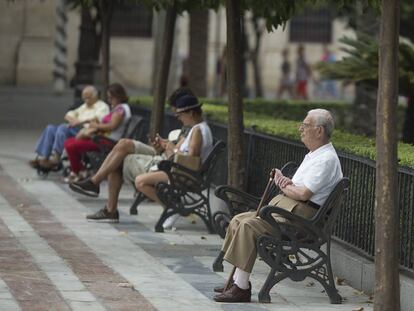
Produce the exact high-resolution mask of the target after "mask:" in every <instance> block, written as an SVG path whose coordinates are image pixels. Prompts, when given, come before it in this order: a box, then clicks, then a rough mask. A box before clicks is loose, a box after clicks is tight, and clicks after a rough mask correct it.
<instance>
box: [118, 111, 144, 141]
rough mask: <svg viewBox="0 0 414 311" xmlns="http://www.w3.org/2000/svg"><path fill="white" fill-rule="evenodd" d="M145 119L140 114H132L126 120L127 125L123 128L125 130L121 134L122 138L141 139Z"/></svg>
mask: <svg viewBox="0 0 414 311" xmlns="http://www.w3.org/2000/svg"><path fill="white" fill-rule="evenodd" d="M144 125H145V119H144V117H142V116H137V115H132V116H131V118H130V119H129V121H128V126H127V127H126V128H125V131H124V133H123V135H122V137H124V138H131V139H137V140H142V139H143V137H141V136H143V132H144V130H145V128H144Z"/></svg>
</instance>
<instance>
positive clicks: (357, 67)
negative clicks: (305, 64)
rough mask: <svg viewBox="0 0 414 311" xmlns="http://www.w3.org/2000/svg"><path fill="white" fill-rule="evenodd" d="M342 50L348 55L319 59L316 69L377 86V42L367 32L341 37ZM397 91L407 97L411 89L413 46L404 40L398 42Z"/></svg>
mask: <svg viewBox="0 0 414 311" xmlns="http://www.w3.org/2000/svg"><path fill="white" fill-rule="evenodd" d="M340 42H341V43H343V44H344V45H345V46H344V47H343V48H341V50H342V51H344V52H346V53H347V54H348V55H347V56H346V57H344V58H343V59H342V60H340V61H337V62H334V63H327V62H319V63H318V64H316V65H315V68H316V69H317V70H319V72H320V73H321V75H322V76H324V77H328V78H330V79H339V80H351V81H364V82H367V83H370V84H372V85H376V84H377V81H378V62H379V60H378V41H377V40H376V39H375V38H374V37H372V36H369V35H365V34H359V35H358V39H353V38H349V37H344V38H342V39H340ZM399 69H400V71H399V85H400V88H399V93H400V95H404V96H410V95H411V94H412V93H413V91H412V90H413V88H414V47H413V46H412V45H411V44H409V43H405V42H401V43H400V45H399Z"/></svg>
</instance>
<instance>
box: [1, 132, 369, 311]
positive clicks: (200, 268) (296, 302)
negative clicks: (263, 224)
mask: <svg viewBox="0 0 414 311" xmlns="http://www.w3.org/2000/svg"><path fill="white" fill-rule="evenodd" d="M38 135H39V130H27V129H25V130H18V129H13V130H7V129H2V130H1V131H0V146H1V148H0V310H1V311H3V310H4V311H7V310H168V311H172V310H180V311H181V310H226V311H227V310H282V311H285V310H292V311H299V310H301V311H305V310H306V311H312V310H314V311H316V310H318V311H319V310H338V311H339V310H347V311H351V310H364V311H366V310H372V304H371V303H370V302H369V297H367V296H365V295H364V294H363V293H360V292H358V291H356V290H354V289H352V288H350V287H348V286H346V285H341V286H338V289H339V291H340V294H341V295H342V296H343V297H344V303H343V304H342V305H331V304H329V300H328V298H327V296H326V294H325V293H324V292H323V289H322V287H320V286H319V285H318V284H314V283H313V282H311V280H305V281H303V282H299V283H294V282H291V281H283V282H282V283H281V284H280V285H277V286H275V287H274V289H273V290H272V292H271V298H272V303H270V304H259V303H258V301H257V293H258V291H259V290H260V286H261V285H262V284H263V282H264V279H265V277H266V274H267V272H268V268H267V266H266V264H264V263H263V262H261V261H258V262H257V264H256V266H255V268H254V271H253V274H252V284H253V296H252V299H253V302H252V303H250V304H219V303H215V302H214V301H213V300H212V296H213V292H212V288H213V287H214V286H216V285H219V284H222V283H224V282H225V279H226V275H227V273H228V271H229V270H230V267H229V266H228V265H226V266H225V271H226V272H225V273H215V272H213V271H212V269H211V264H212V261H213V259H214V256H215V255H216V254H217V252H218V250H219V247H220V244H221V240H220V238H219V237H218V236H217V235H211V234H207V232H206V230H205V228H204V226H203V224H202V223H201V221H198V220H197V221H196V223H192V220H191V219H189V218H183V219H180V221H179V222H178V224H177V228H176V230H170V231H167V232H165V233H155V232H154V230H153V226H154V224H155V221H156V220H157V218H158V216H159V214H160V211H161V207H160V206H157V205H156V204H152V203H145V204H143V205H142V207H140V209H139V215H138V216H130V215H128V209H129V205H130V204H131V202H132V199H131V198H132V194H133V189H132V188H129V187H125V189H123V190H122V192H121V200H120V212H121V221H120V223H119V224H113V225H111V224H99V223H89V222H87V221H86V220H85V215H86V214H87V213H90V212H92V211H95V210H97V209H98V208H100V207H102V206H103V205H104V204H105V198H106V184H104V185H103V189H101V191H102V195H101V197H100V198H97V199H93V198H87V197H83V196H80V195H77V194H75V193H72V192H71V191H70V190H69V189H68V188H67V186H66V185H64V184H62V183H61V182H60V176H59V175H58V174H51V175H49V176H48V178H47V179H40V178H39V177H37V176H36V173H35V172H34V171H33V170H32V169H31V168H30V167H29V166H28V165H27V164H26V162H27V160H28V159H30V158H31V157H32V155H33V151H32V150H33V148H34V144H35V141H36V138H37V137H38ZM362 308H363V309H362Z"/></svg>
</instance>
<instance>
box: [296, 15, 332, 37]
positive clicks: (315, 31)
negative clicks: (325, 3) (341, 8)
mask: <svg viewBox="0 0 414 311" xmlns="http://www.w3.org/2000/svg"><path fill="white" fill-rule="evenodd" d="M332 20H333V14H332V11H331V10H330V9H328V8H323V9H320V10H311V9H306V10H305V11H304V12H303V13H302V14H300V15H297V16H295V17H293V18H292V20H291V22H290V28H289V29H290V31H289V41H290V42H313V43H331V41H332Z"/></svg>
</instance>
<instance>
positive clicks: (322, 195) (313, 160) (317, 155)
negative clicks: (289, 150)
mask: <svg viewBox="0 0 414 311" xmlns="http://www.w3.org/2000/svg"><path fill="white" fill-rule="evenodd" d="M342 176H343V175H342V169H341V164H340V162H339V159H338V155H337V154H336V151H335V149H334V147H333V146H332V144H331V143H328V144H326V145H323V146H321V147H319V148H318V149H316V150H314V151H311V152H309V153H308V154H307V155H306V156H305V158H304V159H303V161H302V163H301V164H300V166H299V168H298V169H297V171H296V173H295V175H294V176H293V178H292V182H293V184H294V185H296V186H305V187H306V188H308V189H309V190H310V191H312V193H313V196H312V197H311V198H310V201H312V202H314V203H316V204H319V205H323V203H325V201H326V199H327V198H328V196H329V194H330V193H331V192H332V190H333V188H334V187H335V185H336V183H337V182H338V181H339V180H340V179H341V178H342Z"/></svg>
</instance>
